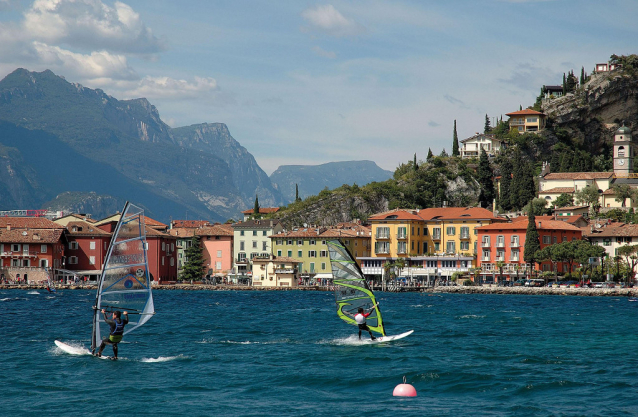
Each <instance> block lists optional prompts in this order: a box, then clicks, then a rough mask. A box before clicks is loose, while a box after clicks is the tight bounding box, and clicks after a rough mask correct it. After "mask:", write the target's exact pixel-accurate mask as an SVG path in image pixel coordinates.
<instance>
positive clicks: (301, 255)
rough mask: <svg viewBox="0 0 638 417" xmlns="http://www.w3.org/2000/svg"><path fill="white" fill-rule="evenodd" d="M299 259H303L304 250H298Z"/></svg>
mask: <svg viewBox="0 0 638 417" xmlns="http://www.w3.org/2000/svg"><path fill="white" fill-rule="evenodd" d="M297 257H298V258H303V251H302V250H298V251H297Z"/></svg>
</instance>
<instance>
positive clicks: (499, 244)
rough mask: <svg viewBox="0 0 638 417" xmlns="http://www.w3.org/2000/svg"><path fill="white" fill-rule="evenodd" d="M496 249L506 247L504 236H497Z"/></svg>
mask: <svg viewBox="0 0 638 417" xmlns="http://www.w3.org/2000/svg"><path fill="white" fill-rule="evenodd" d="M496 247H497V248H503V247H505V236H502V235H499V236H496Z"/></svg>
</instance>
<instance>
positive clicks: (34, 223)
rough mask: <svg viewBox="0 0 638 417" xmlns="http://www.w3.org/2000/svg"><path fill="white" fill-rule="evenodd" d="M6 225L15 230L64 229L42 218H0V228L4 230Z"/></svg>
mask: <svg viewBox="0 0 638 417" xmlns="http://www.w3.org/2000/svg"><path fill="white" fill-rule="evenodd" d="M7 225H11V228H16V229H64V226H60V225H59V224H57V223H55V222H52V221H51V220H49V219H45V218H44V217H0V228H2V229H6V228H7Z"/></svg>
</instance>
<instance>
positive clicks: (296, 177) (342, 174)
mask: <svg viewBox="0 0 638 417" xmlns="http://www.w3.org/2000/svg"><path fill="white" fill-rule="evenodd" d="M389 178H392V172H390V171H386V170H384V169H381V168H379V166H378V165H377V164H375V163H374V162H372V161H346V162H329V163H327V164H322V165H282V166H280V167H279V168H277V170H276V171H275V172H273V173H272V174H271V175H270V181H271V182H272V183H273V185H274V186H275V187H276V188H277V189H278V190H279V191H281V193H282V194H283V196H284V198H285V199H286V202H287V203H290V202H292V201H294V199H295V185H298V187H299V197H300V198H305V197H308V196H311V195H316V194H319V192H320V191H321V190H323V189H324V188H326V187H328V189H333V188H337V187H340V186H342V185H343V184H348V185H353V184H357V185H359V186H362V185H366V184H368V183H371V182H374V181H377V182H381V181H385V180H387V179H389ZM259 201H260V202H261V197H260V200H259Z"/></svg>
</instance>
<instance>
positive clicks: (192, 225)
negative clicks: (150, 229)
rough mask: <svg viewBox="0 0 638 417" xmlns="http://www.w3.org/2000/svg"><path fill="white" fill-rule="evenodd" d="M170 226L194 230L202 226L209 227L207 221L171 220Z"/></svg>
mask: <svg viewBox="0 0 638 417" xmlns="http://www.w3.org/2000/svg"><path fill="white" fill-rule="evenodd" d="M171 226H172V227H173V228H180V227H187V228H196V227H202V226H210V222H209V221H208V220H173V221H172V222H171Z"/></svg>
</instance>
